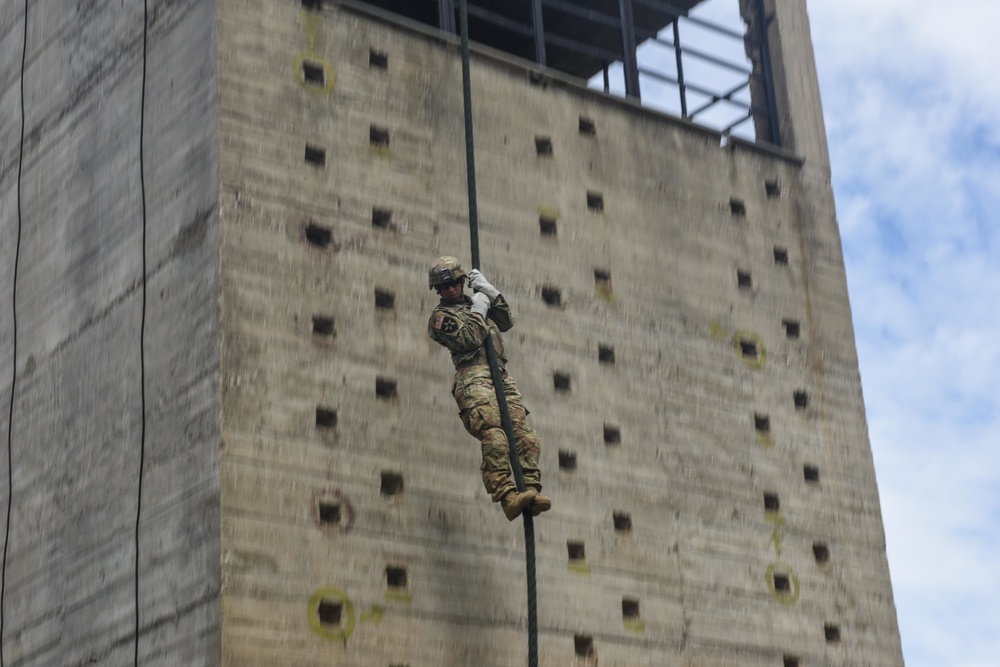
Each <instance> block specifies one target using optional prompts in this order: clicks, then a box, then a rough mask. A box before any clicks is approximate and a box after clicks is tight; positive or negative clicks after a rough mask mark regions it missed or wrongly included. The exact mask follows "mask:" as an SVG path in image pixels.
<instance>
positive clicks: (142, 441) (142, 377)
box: [0, 0, 149, 667]
mask: <svg viewBox="0 0 1000 667" xmlns="http://www.w3.org/2000/svg"><path fill="white" fill-rule="evenodd" d="M148 37H149V2H148V0H143V3H142V102H141V104H140V106H139V191H140V193H141V194H142V320H141V322H140V324H139V383H140V385H141V386H140V387H139V396H140V405H141V409H142V420H141V421H142V427H141V431H140V436H139V490H138V498H137V500H136V505H135V667H139V519H140V518H141V517H142V473H143V469H144V467H145V464H146V171H145V166H144V165H145V158H144V144H145V141H144V138H145V134H146V59H147V40H148ZM0 667H2V665H0Z"/></svg>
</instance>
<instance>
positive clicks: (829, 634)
mask: <svg viewBox="0 0 1000 667" xmlns="http://www.w3.org/2000/svg"><path fill="white" fill-rule="evenodd" d="M823 636H824V637H826V641H827V643H830V644H833V643H834V642H839V641H840V626H838V625H834V624H833V623H827V624H826V625H824V626H823Z"/></svg>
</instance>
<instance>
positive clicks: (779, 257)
mask: <svg viewBox="0 0 1000 667" xmlns="http://www.w3.org/2000/svg"><path fill="white" fill-rule="evenodd" d="M774 263H775V264H777V265H778V266H788V251H787V250H786V249H784V248H782V247H780V246H774Z"/></svg>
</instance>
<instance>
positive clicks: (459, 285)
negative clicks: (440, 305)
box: [437, 280, 464, 301]
mask: <svg viewBox="0 0 1000 667" xmlns="http://www.w3.org/2000/svg"><path fill="white" fill-rule="evenodd" d="M463 287H464V283H463V281H461V280H456V281H455V282H453V283H448V284H447V285H439V286H438V288H437V293H438V294H440V295H441V298H442V299H444V300H445V301H457V300H458V299H461V298H462V289H463Z"/></svg>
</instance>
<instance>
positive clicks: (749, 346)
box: [740, 338, 760, 359]
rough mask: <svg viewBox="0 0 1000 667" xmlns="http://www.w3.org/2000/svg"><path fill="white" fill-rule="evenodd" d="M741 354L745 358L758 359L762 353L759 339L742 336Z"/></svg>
mask: <svg viewBox="0 0 1000 667" xmlns="http://www.w3.org/2000/svg"><path fill="white" fill-rule="evenodd" d="M740 355H741V356H742V357H743V358H744V359H756V358H757V357H758V356H759V355H760V350H759V349H758V348H757V341H755V340H753V339H752V338H740Z"/></svg>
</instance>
